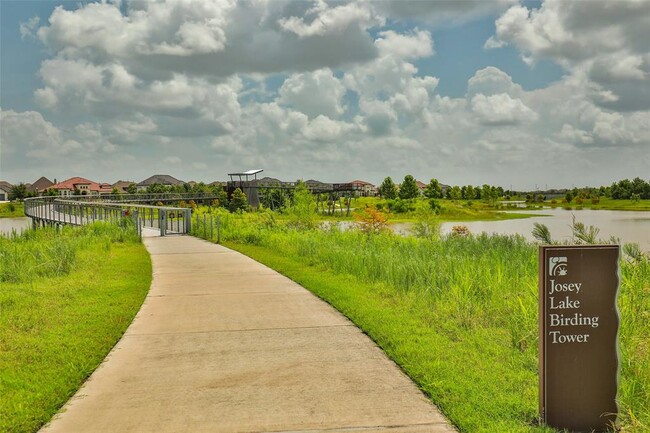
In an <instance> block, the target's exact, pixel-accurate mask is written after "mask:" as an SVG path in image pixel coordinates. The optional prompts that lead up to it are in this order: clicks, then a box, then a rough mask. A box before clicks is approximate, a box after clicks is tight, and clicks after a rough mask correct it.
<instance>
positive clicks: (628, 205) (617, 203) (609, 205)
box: [544, 197, 650, 211]
mask: <svg viewBox="0 0 650 433" xmlns="http://www.w3.org/2000/svg"><path fill="white" fill-rule="evenodd" d="M544 205H545V206H551V207H566V208H572V209H602V210H633V211H634V210H635V211H648V210H650V200H636V201H635V200H614V199H611V198H605V197H601V198H600V200H599V201H598V203H592V202H591V200H589V199H585V200H583V201H582V203H579V202H577V201H576V200H575V199H574V200H573V201H572V202H571V203H562V202H561V200H558V201H557V203H552V202H550V201H549V202H545V203H544Z"/></svg>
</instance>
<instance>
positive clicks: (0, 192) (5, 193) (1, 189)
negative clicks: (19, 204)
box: [0, 180, 13, 201]
mask: <svg viewBox="0 0 650 433" xmlns="http://www.w3.org/2000/svg"><path fill="white" fill-rule="evenodd" d="M11 188H13V185H12V184H10V183H9V182H5V181H4V180H0V201H9V194H10V193H11Z"/></svg>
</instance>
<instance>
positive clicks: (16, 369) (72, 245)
mask: <svg viewBox="0 0 650 433" xmlns="http://www.w3.org/2000/svg"><path fill="white" fill-rule="evenodd" d="M0 282H1V289H0V396H2V397H1V398H0V431H3V432H4V431H7V432H34V431H37V430H38V429H39V427H40V426H41V425H43V424H44V423H45V422H47V421H48V420H49V419H50V418H51V417H52V415H54V413H56V411H57V410H58V409H59V408H60V407H61V406H62V405H63V404H64V403H65V402H66V401H67V400H68V399H69V398H70V397H71V396H72V395H73V394H74V392H75V391H76V390H77V389H78V388H79V386H80V385H81V384H82V383H83V382H84V380H85V379H86V378H87V377H88V376H89V375H90V373H92V371H93V370H94V369H95V368H96V367H97V366H98V365H99V363H100V362H101V361H102V360H103V359H104V357H105V356H106V354H107V353H108V352H109V351H110V349H111V348H112V347H113V346H114V345H115V343H116V342H117V340H118V339H119V338H120V337H121V336H122V334H123V333H124V331H125V330H126V328H127V327H128V325H129V324H130V323H131V320H132V319H133V317H134V315H135V313H136V312H137V311H138V309H139V308H140V305H141V304H142V301H143V300H144V297H145V295H146V293H147V291H148V289H149V286H150V282H151V262H150V258H149V255H148V254H147V252H146V250H145V248H144V246H143V245H142V244H141V243H140V241H139V239H138V238H137V236H136V235H135V232H134V231H133V230H131V229H128V228H119V227H115V226H110V225H106V224H102V223H97V224H95V225H93V226H87V227H83V228H76V229H75V228H66V229H64V230H62V231H59V232H57V231H56V230H53V229H39V230H34V231H28V232H25V233H24V234H23V235H21V236H19V237H15V238H13V239H7V238H0Z"/></svg>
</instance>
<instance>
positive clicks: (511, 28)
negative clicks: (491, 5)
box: [486, 0, 650, 111]
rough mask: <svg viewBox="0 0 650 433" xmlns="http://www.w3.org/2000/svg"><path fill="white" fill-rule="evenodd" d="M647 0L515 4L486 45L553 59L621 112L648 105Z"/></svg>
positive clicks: (595, 97)
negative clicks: (508, 46)
mask: <svg viewBox="0 0 650 433" xmlns="http://www.w3.org/2000/svg"><path fill="white" fill-rule="evenodd" d="M649 25H650V1H649V0H634V1H633V0H625V1H617V2H604V1H594V2H586V1H562V0H547V1H545V2H544V3H543V4H542V5H541V7H540V8H539V9H528V8H527V7H525V6H522V5H517V6H512V7H511V8H510V9H508V10H507V11H506V12H505V13H504V14H503V15H502V16H501V17H500V18H499V19H497V21H496V34H495V36H493V37H491V38H490V39H489V40H488V41H487V42H486V48H498V47H501V46H503V45H506V44H512V45H514V46H516V47H517V48H518V49H519V50H520V51H521V53H522V58H523V59H524V61H526V62H527V63H528V64H530V65H533V64H534V63H535V62H536V61H537V60H539V59H544V58H546V59H551V60H553V61H555V62H557V63H558V64H560V65H562V66H563V67H564V68H565V69H566V70H567V71H568V72H569V73H570V74H572V75H574V76H575V77H577V78H579V79H581V80H583V85H584V87H585V88H589V89H591V95H592V99H593V100H594V102H596V103H598V104H600V105H602V106H604V107H608V108H612V109H615V110H621V111H625V110H628V111H634V110H647V109H650V45H648V44H647V42H641V41H646V40H647V38H648V34H647V29H648V26H649Z"/></svg>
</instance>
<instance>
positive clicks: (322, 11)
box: [278, 0, 383, 38]
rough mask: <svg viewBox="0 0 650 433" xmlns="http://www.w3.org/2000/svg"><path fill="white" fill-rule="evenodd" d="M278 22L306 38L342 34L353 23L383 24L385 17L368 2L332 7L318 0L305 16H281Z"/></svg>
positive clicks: (365, 26) (360, 25)
mask: <svg viewBox="0 0 650 433" xmlns="http://www.w3.org/2000/svg"><path fill="white" fill-rule="evenodd" d="M278 24H279V25H280V27H281V28H282V29H284V30H286V31H289V32H292V33H295V34H296V35H298V36H299V37H301V38H304V37H310V36H322V35H325V34H328V33H339V34H340V33H342V32H343V31H344V30H345V29H347V28H349V27H350V26H353V25H354V26H358V27H360V28H368V27H372V26H374V25H381V24H383V19H382V18H381V17H379V16H376V15H375V14H374V11H373V9H372V8H371V7H370V4H368V3H366V2H358V3H347V4H340V5H336V6H334V7H331V6H329V5H328V4H327V3H326V2H325V1H323V0H317V1H315V2H314V6H313V7H312V8H310V9H309V10H307V12H306V13H305V14H304V15H303V16H300V17H296V16H290V17H287V18H281V19H280V20H278Z"/></svg>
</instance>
